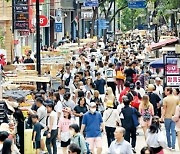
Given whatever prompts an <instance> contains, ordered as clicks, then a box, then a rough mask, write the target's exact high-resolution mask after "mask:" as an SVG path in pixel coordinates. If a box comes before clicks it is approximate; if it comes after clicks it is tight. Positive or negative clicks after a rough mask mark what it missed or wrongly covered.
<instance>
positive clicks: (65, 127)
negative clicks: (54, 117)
mask: <svg viewBox="0 0 180 154" xmlns="http://www.w3.org/2000/svg"><path fill="white" fill-rule="evenodd" d="M71 124H72V122H71V120H70V119H65V118H61V119H60V120H59V124H58V127H59V129H60V130H61V131H62V132H68V131H69V126H70V125H71Z"/></svg>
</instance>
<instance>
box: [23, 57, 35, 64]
mask: <svg viewBox="0 0 180 154" xmlns="http://www.w3.org/2000/svg"><path fill="white" fill-rule="evenodd" d="M24 63H26V64H27V63H34V60H33V59H31V58H30V59H25V60H24Z"/></svg>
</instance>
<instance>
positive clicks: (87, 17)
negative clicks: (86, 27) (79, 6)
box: [81, 11, 93, 20]
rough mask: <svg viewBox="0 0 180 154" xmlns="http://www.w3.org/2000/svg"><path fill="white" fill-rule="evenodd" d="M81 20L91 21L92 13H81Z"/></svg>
mask: <svg viewBox="0 0 180 154" xmlns="http://www.w3.org/2000/svg"><path fill="white" fill-rule="evenodd" d="M81 18H83V19H86V20H87V19H92V18H93V12H92V11H90V12H82V13H81Z"/></svg>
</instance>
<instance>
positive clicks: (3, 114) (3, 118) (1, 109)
mask: <svg viewBox="0 0 180 154" xmlns="http://www.w3.org/2000/svg"><path fill="white" fill-rule="evenodd" d="M1 123H8V108H7V105H6V103H5V102H4V101H0V124H1Z"/></svg>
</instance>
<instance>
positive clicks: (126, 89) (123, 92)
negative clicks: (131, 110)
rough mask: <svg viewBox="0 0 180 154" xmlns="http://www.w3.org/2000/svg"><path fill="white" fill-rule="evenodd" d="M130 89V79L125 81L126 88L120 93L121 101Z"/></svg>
mask: <svg viewBox="0 0 180 154" xmlns="http://www.w3.org/2000/svg"><path fill="white" fill-rule="evenodd" d="M129 90H130V82H129V81H126V82H125V83H124V89H123V90H122V91H121V93H120V95H119V102H120V103H122V98H123V96H125V95H127V94H128V92H129Z"/></svg>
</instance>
